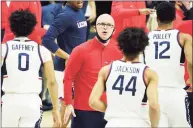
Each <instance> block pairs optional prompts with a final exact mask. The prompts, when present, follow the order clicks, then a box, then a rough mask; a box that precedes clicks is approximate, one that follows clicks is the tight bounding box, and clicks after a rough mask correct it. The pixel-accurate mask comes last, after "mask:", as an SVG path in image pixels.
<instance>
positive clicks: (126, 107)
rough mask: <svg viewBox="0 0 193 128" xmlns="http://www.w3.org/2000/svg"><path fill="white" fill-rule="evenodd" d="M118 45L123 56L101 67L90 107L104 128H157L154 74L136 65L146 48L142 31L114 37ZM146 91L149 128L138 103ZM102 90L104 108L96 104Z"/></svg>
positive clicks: (123, 32) (101, 103)
mask: <svg viewBox="0 0 193 128" xmlns="http://www.w3.org/2000/svg"><path fill="white" fill-rule="evenodd" d="M118 45H119V47H120V49H121V51H122V52H123V54H124V57H123V59H122V60H117V61H113V62H112V63H111V65H107V66H105V67H103V68H102V69H101V70H100V72H99V75H98V81H97V82H96V84H95V86H94V88H93V90H92V93H91V95H90V99H89V104H90V106H91V107H92V108H93V109H95V110H97V111H101V112H105V119H106V120H107V121H108V123H107V125H106V127H150V126H152V127H157V126H158V123H159V104H158V100H157V99H158V97H157V95H158V94H157V84H158V76H157V74H156V72H154V71H153V70H151V69H150V68H148V67H147V66H146V65H145V64H143V63H140V62H139V55H140V53H141V52H143V50H144V49H145V47H146V46H147V45H148V37H147V35H146V34H145V32H144V31H143V30H142V29H139V28H133V27H131V28H126V29H124V30H123V31H122V32H121V33H120V35H119V36H118ZM146 88H147V96H148V99H149V108H150V113H149V117H150V120H151V125H150V124H148V122H146V121H145V120H143V118H142V115H141V113H140V111H141V101H142V99H143V97H144V93H145V90H146ZM105 90H106V95H107V105H106V104H105V103H104V102H102V101H101V100H100V97H101V95H102V94H103V92H104V91H105Z"/></svg>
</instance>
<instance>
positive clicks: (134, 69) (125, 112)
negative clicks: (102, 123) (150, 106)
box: [105, 60, 146, 120]
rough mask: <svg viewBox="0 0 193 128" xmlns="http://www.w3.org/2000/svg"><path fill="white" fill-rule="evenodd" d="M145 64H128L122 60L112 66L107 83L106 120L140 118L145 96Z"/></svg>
mask: <svg viewBox="0 0 193 128" xmlns="http://www.w3.org/2000/svg"><path fill="white" fill-rule="evenodd" d="M145 68H146V65H145V64H143V63H128V62H123V61H120V60H117V61H114V62H112V64H111V69H110V73H109V76H108V78H107V81H106V95H107V109H106V112H105V119H106V120H108V119H110V118H125V117H126V118H127V117H131V118H139V117H140V112H141V109H140V108H141V103H142V99H143V97H144V94H145V90H146V85H145V82H144V70H145Z"/></svg>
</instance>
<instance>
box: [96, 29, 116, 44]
mask: <svg viewBox="0 0 193 128" xmlns="http://www.w3.org/2000/svg"><path fill="white" fill-rule="evenodd" d="M113 32H114V31H113ZM113 32H112V34H111V35H110V36H109V38H107V39H106V40H103V39H102V38H101V37H100V36H99V34H98V32H97V30H96V37H97V39H98V40H99V41H100V42H101V43H103V44H105V43H107V41H108V40H109V39H111V37H112V35H113Z"/></svg>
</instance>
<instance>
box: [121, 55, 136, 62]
mask: <svg viewBox="0 0 193 128" xmlns="http://www.w3.org/2000/svg"><path fill="white" fill-rule="evenodd" d="M122 60H123V61H125V62H130V63H135V62H139V56H138V57H136V58H134V59H130V58H128V57H126V56H123V58H122Z"/></svg>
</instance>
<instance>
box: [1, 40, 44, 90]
mask: <svg viewBox="0 0 193 128" xmlns="http://www.w3.org/2000/svg"><path fill="white" fill-rule="evenodd" d="M3 47H5V48H4V49H6V50H5V57H4V61H5V62H4V64H5V65H6V75H5V76H4V81H3V87H2V89H3V91H4V92H5V93H38V94H39V93H40V91H41V83H42V81H41V77H40V74H39V71H40V68H41V65H42V63H43V62H42V57H41V56H42V55H41V54H42V51H43V50H44V49H45V48H44V49H43V47H42V46H40V45H38V44H37V43H36V42H34V41H31V40H29V39H27V38H19V39H17V38H16V39H15V40H12V41H8V42H7V43H5V44H3Z"/></svg>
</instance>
